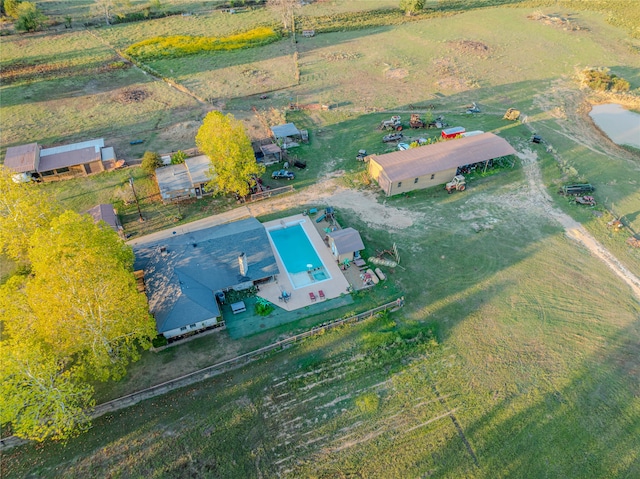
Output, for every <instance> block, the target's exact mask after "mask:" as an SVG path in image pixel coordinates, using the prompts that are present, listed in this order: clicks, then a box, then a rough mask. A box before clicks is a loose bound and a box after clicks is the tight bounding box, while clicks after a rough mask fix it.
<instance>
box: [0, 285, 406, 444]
mask: <svg viewBox="0 0 640 479" xmlns="http://www.w3.org/2000/svg"><path fill="white" fill-rule="evenodd" d="M403 306H404V297H400V298H398V299H396V300H395V301H391V302H389V303H386V304H383V305H381V306H378V307H376V308H373V309H370V310H368V311H365V312H364V313H360V314H356V315H354V316H349V317H347V318H340V319H335V320H333V321H329V322H327V323H324V324H321V325H318V326H314V327H313V328H311V329H310V330H308V331H305V332H303V333H300V334H296V335H295V336H291V337H289V338H286V339H283V340H280V341H276V342H275V343H272V344H269V345H267V346H264V347H262V348H259V349H256V350H254V351H249V352H248V353H244V354H241V355H239V356H236V357H234V358H231V359H227V360H225V361H222V362H219V363H217V364H213V365H212V366H208V367H206V368H203V369H200V370H198V371H194V372H192V373H189V374H185V375H184V376H181V377H179V378H175V379H171V380H170V381H165V382H163V383H160V384H156V385H155V386H151V387H150V388H146V389H143V390H141V391H137V392H135V393H131V394H128V395H126V396H122V397H119V398H117V399H113V400H111V401H107V402H105V403H102V404H98V405H97V406H96V407H95V409H94V410H93V412H92V414H91V417H92V418H94V419H95V418H97V417H100V416H103V415H104V414H107V413H109V412H114V411H118V410H120V409H124V408H127V407H129V406H133V405H134V404H137V403H139V402H140V401H144V400H146V399H150V398H152V397H156V396H160V395H162V394H166V393H168V392H171V391H173V390H175V389H179V388H182V387H185V386H189V385H191V384H194V383H197V382H200V381H204V380H205V379H209V378H211V377H213V376H217V375H218V374H221V373H223V372H225V371H227V370H229V369H232V368H237V367H239V366H241V365H242V364H246V363H247V362H249V361H251V360H252V359H255V358H257V357H258V356H260V355H262V354H265V353H268V352H270V351H274V350H277V349H282V348H284V347H285V346H287V345H289V344H293V343H295V342H297V341H300V340H302V339H305V338H308V337H310V336H314V335H316V334H319V333H322V332H324V331H328V330H330V329H333V328H337V327H340V326H343V325H345V324H351V323H358V322H360V321H363V320H365V319H368V318H373V317H374V316H375V315H376V314H378V313H380V312H382V311H387V310H392V311H395V310H397V309H399V308H401V307H403ZM27 442H29V441H27V440H24V439H21V438H18V437H15V436H9V437H4V438H2V440H1V441H0V451H1V450H3V449H9V448H12V447H15V446H19V445H21V444H25V443H27Z"/></svg>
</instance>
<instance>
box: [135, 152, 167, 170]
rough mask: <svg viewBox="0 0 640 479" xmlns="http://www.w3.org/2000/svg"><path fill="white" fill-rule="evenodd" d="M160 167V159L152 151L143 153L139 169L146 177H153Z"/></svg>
mask: <svg viewBox="0 0 640 479" xmlns="http://www.w3.org/2000/svg"><path fill="white" fill-rule="evenodd" d="M160 166H162V158H160V155H159V154H158V153H156V152H154V151H145V152H144V155H143V156H142V164H141V165H140V168H142V170H143V171H144V172H145V173H147V174H148V175H153V174H154V173H155V172H156V168H159V167H160Z"/></svg>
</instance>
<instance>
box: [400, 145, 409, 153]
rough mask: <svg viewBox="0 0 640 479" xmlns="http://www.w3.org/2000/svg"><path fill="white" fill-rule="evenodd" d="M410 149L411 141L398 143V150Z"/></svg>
mask: <svg viewBox="0 0 640 479" xmlns="http://www.w3.org/2000/svg"><path fill="white" fill-rule="evenodd" d="M408 149H409V143H398V150H400V151H404V150H408Z"/></svg>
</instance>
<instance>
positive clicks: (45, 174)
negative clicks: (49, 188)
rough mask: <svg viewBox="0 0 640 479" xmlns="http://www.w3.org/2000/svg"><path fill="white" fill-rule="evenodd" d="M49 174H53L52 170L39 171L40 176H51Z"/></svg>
mask: <svg viewBox="0 0 640 479" xmlns="http://www.w3.org/2000/svg"><path fill="white" fill-rule="evenodd" d="M51 175H53V170H51V171H41V172H40V176H51Z"/></svg>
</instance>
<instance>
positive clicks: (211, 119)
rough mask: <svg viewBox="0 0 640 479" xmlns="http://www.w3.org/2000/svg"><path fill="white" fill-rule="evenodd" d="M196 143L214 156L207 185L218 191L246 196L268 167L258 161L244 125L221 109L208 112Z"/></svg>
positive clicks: (201, 149)
mask: <svg viewBox="0 0 640 479" xmlns="http://www.w3.org/2000/svg"><path fill="white" fill-rule="evenodd" d="M196 144H197V145H198V148H200V151H202V152H203V153H204V154H205V155H207V156H208V157H209V159H210V160H211V168H210V170H209V175H210V177H211V181H210V182H209V183H207V188H208V189H209V190H212V191H214V192H219V193H236V194H238V195H240V196H246V195H248V194H249V187H250V185H252V184H253V183H254V180H253V178H254V176H259V175H261V174H263V173H264V171H265V169H264V166H263V165H260V164H258V163H257V162H256V158H255V155H254V154H253V148H252V147H251V140H250V139H249V136H248V135H247V132H246V130H245V128H244V125H243V124H242V122H241V121H239V120H236V119H235V118H234V116H233V115H231V114H227V115H223V114H222V113H220V112H219V111H212V112H210V113H209V114H207V116H206V117H205V119H204V121H203V123H202V126H201V127H200V129H199V130H198V134H197V135H196Z"/></svg>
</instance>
